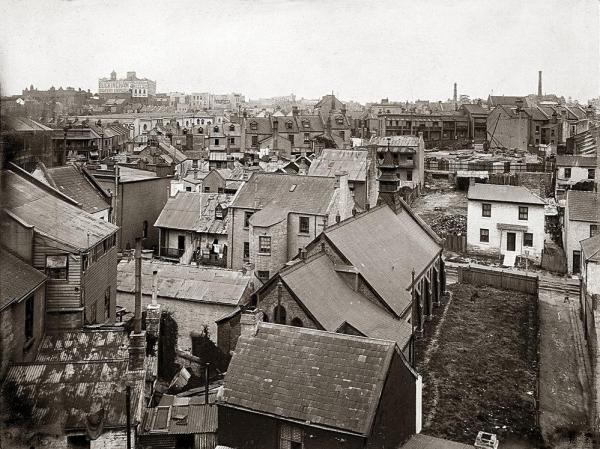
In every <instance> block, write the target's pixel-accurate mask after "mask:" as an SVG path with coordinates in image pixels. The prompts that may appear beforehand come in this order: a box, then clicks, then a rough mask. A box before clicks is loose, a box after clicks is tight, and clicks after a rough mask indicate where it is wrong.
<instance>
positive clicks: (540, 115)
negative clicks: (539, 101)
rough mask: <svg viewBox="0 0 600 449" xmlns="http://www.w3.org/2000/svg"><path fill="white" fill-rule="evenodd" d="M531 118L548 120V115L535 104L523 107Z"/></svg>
mask: <svg viewBox="0 0 600 449" xmlns="http://www.w3.org/2000/svg"><path fill="white" fill-rule="evenodd" d="M523 110H524V111H525V112H527V114H529V116H530V117H531V118H532V119H533V120H539V121H546V120H549V119H550V117H549V116H548V115H546V114H545V113H544V111H543V110H542V109H540V108H539V107H537V106H535V107H532V108H524V109H523Z"/></svg>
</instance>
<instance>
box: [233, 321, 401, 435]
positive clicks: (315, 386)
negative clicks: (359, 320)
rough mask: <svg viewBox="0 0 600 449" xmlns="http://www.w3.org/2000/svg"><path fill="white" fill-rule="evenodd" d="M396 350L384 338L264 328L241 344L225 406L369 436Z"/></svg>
mask: <svg viewBox="0 0 600 449" xmlns="http://www.w3.org/2000/svg"><path fill="white" fill-rule="evenodd" d="M396 350H397V347H396V345H395V343H393V342H390V341H385V340H374V339H369V338H364V337H356V336H351V335H342V334H336V333H332V332H324V331H318V330H314V329H307V328H299V327H293V326H281V325H276V324H270V323H259V324H258V327H257V330H256V333H254V334H253V335H244V336H241V337H240V338H239V340H238V343H237V346H236V350H235V352H234V354H233V358H232V359H231V363H230V365H229V369H228V371H227V375H226V376H225V381H224V391H223V399H222V403H223V404H224V405H231V406H234V407H241V408H244V409H247V410H251V411H254V412H257V413H263V414H267V415H273V416H277V417H281V418H284V419H289V420H294V421H298V422H301V423H303V424H307V425H311V424H312V425H318V426H324V427H329V428H334V429H341V430H344V431H349V432H353V433H356V434H360V435H368V434H369V433H370V429H371V424H372V422H373V419H374V416H375V411H376V409H377V405H378V403H379V400H380V395H381V392H382V389H383V385H384V382H385V380H386V378H387V374H388V370H389V366H390V362H391V359H392V356H393V354H394V352H395V351H396ZM275 354H276V356H275ZM331 354H335V357H332V356H331ZM315 373H317V374H316V375H315Z"/></svg>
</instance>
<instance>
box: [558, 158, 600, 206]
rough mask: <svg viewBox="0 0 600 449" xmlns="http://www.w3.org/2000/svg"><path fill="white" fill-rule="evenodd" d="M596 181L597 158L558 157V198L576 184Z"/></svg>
mask: <svg viewBox="0 0 600 449" xmlns="http://www.w3.org/2000/svg"><path fill="white" fill-rule="evenodd" d="M594 179H596V157H595V156H581V155H576V156H571V155H561V156H556V197H557V198H558V197H559V196H560V195H561V194H564V193H565V191H566V190H569V189H570V188H571V187H572V186H573V185H574V184H577V183H578V182H581V181H593V180H594Z"/></svg>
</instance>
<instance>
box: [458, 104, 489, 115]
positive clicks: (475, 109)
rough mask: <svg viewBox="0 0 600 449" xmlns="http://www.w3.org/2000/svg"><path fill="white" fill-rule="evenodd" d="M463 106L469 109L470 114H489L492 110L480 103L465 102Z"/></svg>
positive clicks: (466, 109)
mask: <svg viewBox="0 0 600 449" xmlns="http://www.w3.org/2000/svg"><path fill="white" fill-rule="evenodd" d="M461 108H462V109H464V110H465V111H467V112H468V113H469V114H482V115H488V114H489V113H490V111H488V110H487V109H484V108H483V107H482V106H481V105H480V104H463V105H462V106H461Z"/></svg>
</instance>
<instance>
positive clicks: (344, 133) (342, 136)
mask: <svg viewBox="0 0 600 449" xmlns="http://www.w3.org/2000/svg"><path fill="white" fill-rule="evenodd" d="M340 137H341V138H342V139H345V138H346V132H345V131H340Z"/></svg>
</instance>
